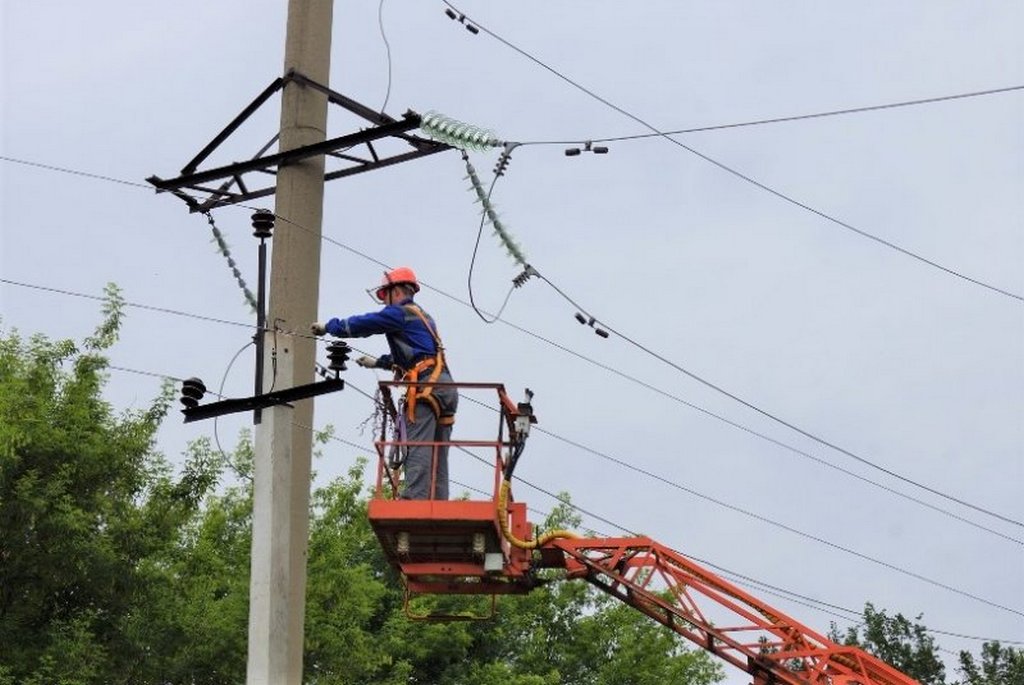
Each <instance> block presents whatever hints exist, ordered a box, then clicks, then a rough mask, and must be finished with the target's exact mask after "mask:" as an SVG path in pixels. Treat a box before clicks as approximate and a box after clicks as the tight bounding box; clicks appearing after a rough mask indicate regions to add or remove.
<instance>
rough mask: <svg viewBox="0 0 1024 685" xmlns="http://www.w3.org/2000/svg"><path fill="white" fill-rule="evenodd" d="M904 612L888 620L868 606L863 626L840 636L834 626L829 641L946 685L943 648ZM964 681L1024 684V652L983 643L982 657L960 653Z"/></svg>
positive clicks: (963, 684)
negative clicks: (941, 650) (868, 653)
mask: <svg viewBox="0 0 1024 685" xmlns="http://www.w3.org/2000/svg"><path fill="white" fill-rule="evenodd" d="M920 620H921V616H918V617H917V618H916V619H915V621H910V620H909V619H907V618H906V617H904V616H903V615H902V614H896V615H895V616H888V615H887V614H886V613H885V611H882V610H878V609H876V608H875V607H874V605H872V604H871V603H870V602H869V603H867V604H866V605H865V606H864V622H863V624H862V625H858V626H854V627H851V628H849V629H847V631H846V633H845V634H842V635H841V634H840V633H839V631H838V630H837V629H836V626H835V624H833V626H832V631H831V633H830V634H829V637H830V638H831V639H832V640H834V641H836V642H841V643H843V644H848V645H857V646H858V647H860V648H861V649H864V650H865V651H867V652H870V653H871V654H874V655H875V656H877V657H878V658H880V659H882V660H883V661H885V662H886V663H889V664H890V665H892V666H894V667H896V668H898V669H899V670H901V671H903V672H904V673H906V674H907V675H909V676H911V677H912V678H914V679H916V680H918V681H919V682H921V683H924V685H945V683H946V669H945V666H944V665H943V663H942V660H941V659H940V658H939V645H938V644H937V643H936V641H935V639H934V638H933V637H932V636H931V634H930V633H929V632H928V629H927V628H926V627H925V626H924V625H923V624H921V623H920ZM959 657H960V659H959V661H960V668H959V671H960V674H961V676H963V680H960V681H953V683H954V685H1024V650H1020V649H1015V648H1013V647H1004V646H1002V645H1000V643H998V642H985V643H984V644H983V645H982V648H981V654H980V657H979V658H976V657H975V656H974V655H973V654H971V652H969V651H962V652H960V655H959Z"/></svg>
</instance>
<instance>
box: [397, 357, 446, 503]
mask: <svg viewBox="0 0 1024 685" xmlns="http://www.w3.org/2000/svg"><path fill="white" fill-rule="evenodd" d="M437 380H438V382H440V383H450V382H451V380H452V378H451V376H449V375H448V374H447V373H441V375H440V377H439V378H438V379H437ZM431 394H433V396H434V397H436V398H437V400H438V402H439V403H440V404H441V411H442V413H444V414H447V415H452V416H454V414H455V410H456V408H458V406H459V393H458V391H457V390H456V389H455V388H434V389H433V390H431ZM403 411H404V408H403ZM451 437H452V426H451V424H449V425H447V426H444V425H441V424H440V423H439V422H438V420H437V417H436V416H434V411H433V409H431V408H430V405H429V404H428V403H427V402H425V401H423V400H417V402H416V411H415V413H414V420H413V421H411V422H407V424H406V440H408V441H409V442H448V441H449V440H450V439H451ZM435 450H436V456H437V472H436V474H435V482H434V496H433V497H431V496H430V478H431V471H432V466H433V464H434V456H435ZM401 498H402V499H448V445H437V446H431V445H410V446H409V448H408V452H407V453H406V457H405V489H404V490H402V494H401Z"/></svg>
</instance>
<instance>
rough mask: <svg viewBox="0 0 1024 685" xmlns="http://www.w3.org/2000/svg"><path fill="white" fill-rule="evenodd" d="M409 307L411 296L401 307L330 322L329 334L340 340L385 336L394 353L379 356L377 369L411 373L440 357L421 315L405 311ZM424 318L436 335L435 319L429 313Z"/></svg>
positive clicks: (396, 305)
mask: <svg viewBox="0 0 1024 685" xmlns="http://www.w3.org/2000/svg"><path fill="white" fill-rule="evenodd" d="M409 304H415V303H414V302H413V299H412V298H411V297H410V298H407V299H405V300H402V301H401V302H400V303H398V304H389V305H387V306H386V307H384V308H383V309H381V310H380V311H379V312H370V313H368V314H357V315H355V316H350V317H348V318H345V319H331V320H330V321H328V322H327V324H326V326H325V327H326V328H327V332H328V333H330V334H331V335H333V336H335V337H337V338H366V337H369V336H371V335H380V334H383V335H384V337H385V338H387V341H388V347H389V348H390V350H391V353H390V354H384V355H381V356H380V357H378V358H377V367H378V368H382V369H392V368H395V367H398V368H399V369H401V370H403V371H408V370H409V369H411V368H412V367H413V366H415V364H416V362H418V361H420V360H421V359H426V358H428V357H435V356H436V355H437V344H436V343H435V342H434V335H432V334H431V332H430V331H428V330H427V328H426V326H424V325H423V322H422V321H420V319H419V317H418V316H415V315H413V314H409V313H407V312H406V310H405V309H403V307H404V306H405V305H409ZM417 306H419V305H417ZM420 311H422V309H421V310H420ZM423 315H424V316H425V317H426V319H427V321H429V322H430V326H431V328H432V329H433V331H434V334H435V335H436V333H437V325H436V324H435V323H434V320H433V319H432V318H431V317H430V315H429V314H427V313H426V312H423Z"/></svg>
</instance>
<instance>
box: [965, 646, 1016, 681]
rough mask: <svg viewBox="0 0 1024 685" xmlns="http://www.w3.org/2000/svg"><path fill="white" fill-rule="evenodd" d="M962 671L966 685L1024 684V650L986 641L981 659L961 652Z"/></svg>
mask: <svg viewBox="0 0 1024 685" xmlns="http://www.w3.org/2000/svg"><path fill="white" fill-rule="evenodd" d="M960 672H961V673H962V674H963V676H964V679H965V680H964V682H965V683H966V685H1024V650H1020V649H1014V648H1013V647H1003V646H1001V645H1000V644H999V643H998V642H986V643H985V644H984V645H982V647H981V657H980V660H979V659H975V658H974V656H973V655H972V654H971V653H970V652H960Z"/></svg>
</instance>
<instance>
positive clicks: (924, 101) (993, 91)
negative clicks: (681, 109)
mask: <svg viewBox="0 0 1024 685" xmlns="http://www.w3.org/2000/svg"><path fill="white" fill-rule="evenodd" d="M1017 90H1024V85H1020V86H1006V87H1005V88H990V89H988V90H977V91H973V92H970V93H958V94H956V95H940V96H938V97H931V98H921V99H918V100H904V101H902V102H890V103H887V104H883V105H868V106H865V107H851V108H848V109H834V110H829V111H826V112H815V113H813V114H796V115H792V116H786V117H774V118H771V119H754V120H753V121H742V122H738V123H733V124H716V125H711V126H698V127H694V128H680V129H675V130H673V131H665V132H664V134H662V133H640V134H637V135H631V136H615V137H611V138H597V137H593V136H591V137H588V138H581V139H579V140H532V141H524V142H521V143H519V145H580V144H583V143H586V142H591V143H617V142H622V141H627V140H642V139H644V138H658V137H661V136H662V135H670V136H671V135H678V134H681V133H702V132H705V131H722V130H725V129H730V128H743V127H746V126H763V125H765V124H779V123H783V122H788V121H803V120H805V119H820V118H822V117H834V116H840V115H846V114H860V113H862V112H876V111H879V110H885V109H895V108H898V107H911V106H914V105H928V104H933V103H936V102H949V101H950V100H962V99H966V98H976V97H982V96H985V95H999V94H1003V93H1011V92H1013V91H1017Z"/></svg>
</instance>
